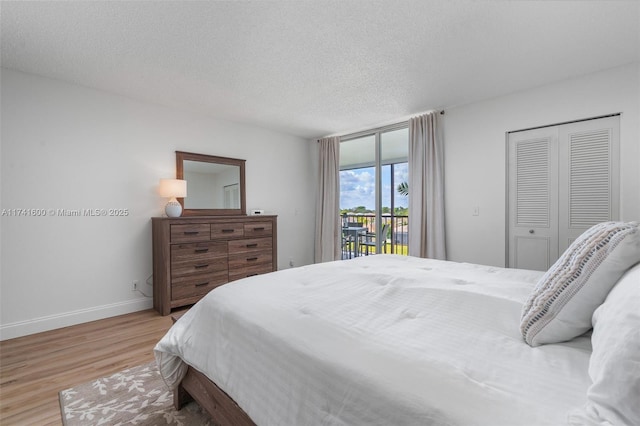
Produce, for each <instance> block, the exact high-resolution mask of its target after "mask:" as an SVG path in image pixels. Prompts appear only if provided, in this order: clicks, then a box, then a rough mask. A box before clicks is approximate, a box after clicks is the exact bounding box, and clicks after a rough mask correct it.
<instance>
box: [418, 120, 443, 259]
mask: <svg viewBox="0 0 640 426" xmlns="http://www.w3.org/2000/svg"><path fill="white" fill-rule="evenodd" d="M443 151H444V146H443V140H442V131H441V129H440V114H439V113H438V112H431V113H428V114H424V115H420V116H418V117H414V118H412V119H410V120H409V215H410V217H409V255H410V256H418V257H429V258H432V259H441V260H445V259H446V248H445V238H444V152H443Z"/></svg>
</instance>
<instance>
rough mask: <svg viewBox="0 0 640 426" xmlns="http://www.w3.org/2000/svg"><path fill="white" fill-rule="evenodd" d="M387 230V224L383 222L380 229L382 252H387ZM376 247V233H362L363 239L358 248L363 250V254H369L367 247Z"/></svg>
mask: <svg viewBox="0 0 640 426" xmlns="http://www.w3.org/2000/svg"><path fill="white" fill-rule="evenodd" d="M387 232H389V224H388V223H385V224H384V225H382V231H381V232H380V238H381V242H382V250H383V252H384V253H387ZM370 247H373V248H375V247H376V233H375V232H367V233H365V234H364V239H363V240H362V241H360V250H361V251H363V252H364V254H365V255H367V256H368V255H369V248H370Z"/></svg>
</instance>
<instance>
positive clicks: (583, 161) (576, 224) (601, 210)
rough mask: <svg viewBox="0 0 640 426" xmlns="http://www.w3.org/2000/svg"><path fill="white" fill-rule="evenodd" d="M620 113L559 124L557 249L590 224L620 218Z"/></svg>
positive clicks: (561, 249)
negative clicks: (562, 167) (559, 168)
mask: <svg viewBox="0 0 640 426" xmlns="http://www.w3.org/2000/svg"><path fill="white" fill-rule="evenodd" d="M619 129H620V122H619V116H615V117H607V118H601V119H598V120H589V121H581V122H578V123H571V124H566V125H564V126H561V127H560V128H559V136H558V143H559V158H560V161H559V164H562V165H566V167H564V169H561V170H560V176H559V190H560V194H559V195H560V199H559V210H560V216H559V223H558V225H559V228H558V235H559V251H560V253H562V252H563V251H564V250H566V248H567V247H569V245H570V244H571V243H572V242H573V241H574V240H575V239H576V238H577V237H578V236H580V234H582V233H583V232H584V231H585V230H587V229H589V228H590V227H591V226H593V225H595V224H597V223H600V222H606V221H609V220H617V219H618V218H619V211H618V206H619V205H620V203H619V199H618V197H619V193H620V191H619V173H618V170H619V157H620V154H619V152H618V150H619V144H618V140H619V131H620V130H619Z"/></svg>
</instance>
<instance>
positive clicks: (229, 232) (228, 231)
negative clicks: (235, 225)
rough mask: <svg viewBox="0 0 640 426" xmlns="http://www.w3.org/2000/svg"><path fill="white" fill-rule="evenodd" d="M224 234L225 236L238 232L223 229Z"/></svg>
mask: <svg viewBox="0 0 640 426" xmlns="http://www.w3.org/2000/svg"><path fill="white" fill-rule="evenodd" d="M222 232H223V233H224V234H231V233H233V232H236V230H235V229H223V230H222Z"/></svg>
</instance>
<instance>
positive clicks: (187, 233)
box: [184, 231, 199, 235]
mask: <svg viewBox="0 0 640 426" xmlns="http://www.w3.org/2000/svg"><path fill="white" fill-rule="evenodd" d="M198 234H199V231H184V235H198Z"/></svg>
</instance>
